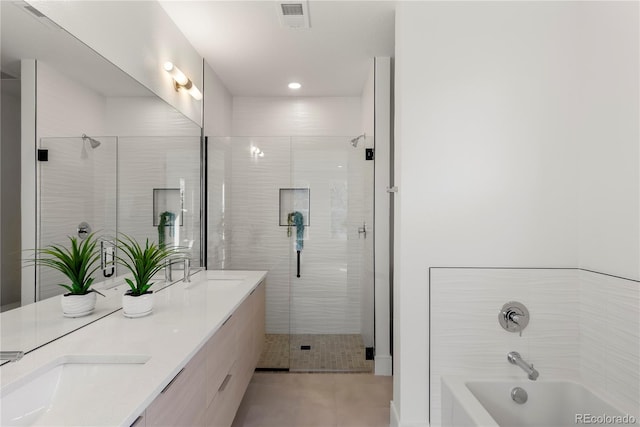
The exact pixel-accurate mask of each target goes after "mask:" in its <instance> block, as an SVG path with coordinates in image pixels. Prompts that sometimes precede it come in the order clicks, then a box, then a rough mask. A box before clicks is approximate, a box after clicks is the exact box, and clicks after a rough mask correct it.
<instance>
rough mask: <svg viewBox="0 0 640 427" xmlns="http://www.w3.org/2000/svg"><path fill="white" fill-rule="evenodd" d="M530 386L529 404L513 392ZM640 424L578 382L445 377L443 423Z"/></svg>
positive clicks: (530, 426) (460, 426) (514, 426)
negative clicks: (513, 395)
mask: <svg viewBox="0 0 640 427" xmlns="http://www.w3.org/2000/svg"><path fill="white" fill-rule="evenodd" d="M515 387H520V388H522V389H524V391H525V392H526V394H527V401H526V402H525V403H522V404H519V403H516V402H515V401H514V400H513V399H512V397H511V392H512V390H513V389H514V388H515ZM580 425H605V426H629V425H638V414H626V413H623V412H622V411H620V410H619V409H617V408H615V406H613V405H612V404H611V403H609V402H606V401H605V400H604V399H603V398H601V397H599V396H597V395H596V394H595V393H593V392H592V391H590V390H589V389H587V388H586V387H584V386H583V385H581V384H579V383H575V382H572V381H528V380H522V381H517V380H513V379H504V380H469V379H465V378H458V377H443V378H442V426H443V427H468V426H469V427H471V426H478V427H576V426H580Z"/></svg>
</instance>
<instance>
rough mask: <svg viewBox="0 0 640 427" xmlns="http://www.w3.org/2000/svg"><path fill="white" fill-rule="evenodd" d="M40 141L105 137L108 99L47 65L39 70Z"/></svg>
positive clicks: (41, 63) (38, 132)
mask: <svg viewBox="0 0 640 427" xmlns="http://www.w3.org/2000/svg"><path fill="white" fill-rule="evenodd" d="M37 73H38V74H37V85H38V91H37V106H38V121H37V137H38V138H43V137H51V136H53V137H60V136H64V137H69V136H81V135H82V134H83V133H86V134H87V135H91V136H94V135H105V120H104V118H105V117H106V98H105V97H104V96H102V95H100V94H98V93H97V92H94V91H93V90H91V89H88V88H87V87H85V86H82V85H80V84H79V83H76V82H75V81H72V80H71V79H69V78H68V77H66V76H65V75H63V74H61V73H60V72H58V71H57V70H55V69H53V68H52V67H51V66H49V65H48V64H47V63H46V62H42V61H38V68H37Z"/></svg>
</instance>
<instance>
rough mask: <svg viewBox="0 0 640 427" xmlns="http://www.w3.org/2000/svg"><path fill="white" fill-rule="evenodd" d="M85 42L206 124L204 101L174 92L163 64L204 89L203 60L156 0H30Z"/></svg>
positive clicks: (186, 112) (160, 95)
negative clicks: (118, 0) (203, 117)
mask: <svg viewBox="0 0 640 427" xmlns="http://www.w3.org/2000/svg"><path fill="white" fill-rule="evenodd" d="M29 3H30V4H31V5H33V6H34V7H35V8H36V9H38V10H40V11H41V12H42V13H44V14H45V15H46V16H47V17H49V18H51V20H53V21H54V22H56V23H57V24H58V25H60V26H61V27H62V28H64V29H65V30H67V31H68V32H69V33H71V34H72V35H74V36H75V37H77V38H78V39H80V40H82V42H83V43H85V44H86V45H87V46H89V47H90V48H92V49H93V50H95V51H96V52H98V53H99V54H100V55H102V56H103V57H105V58H106V59H107V60H109V61H111V62H112V63H113V64H114V65H116V66H117V67H118V68H120V69H121V70H123V71H124V72H126V73H127V74H129V75H130V76H131V77H133V78H134V79H136V80H137V81H139V82H140V83H142V84H143V85H144V86H146V87H147V88H149V89H150V90H151V91H152V92H153V93H155V94H157V95H158V96H159V97H161V98H162V99H164V100H165V101H167V102H168V103H169V104H171V105H173V106H174V107H175V108H176V109H177V110H178V111H181V112H182V113H183V114H184V115H185V116H187V117H189V118H190V119H191V120H193V121H194V122H195V123H197V124H198V125H202V101H196V100H194V99H193V98H192V97H191V96H190V95H188V94H186V93H185V92H176V91H175V89H174V88H173V84H172V81H171V77H170V76H169V74H168V73H166V72H165V71H164V69H163V68H162V66H163V64H164V63H165V62H166V61H171V62H173V63H174V64H175V65H176V66H177V67H179V68H180V69H181V70H182V71H183V72H184V73H185V74H186V75H187V77H189V78H190V79H191V80H192V81H193V82H194V83H195V85H196V86H197V87H198V88H200V89H202V83H203V71H202V58H201V57H200V55H199V54H198V53H197V52H196V50H195V49H194V48H193V46H191V44H190V43H189V41H188V40H187V39H186V38H185V36H184V35H183V34H182V33H181V32H180V30H179V29H178V27H177V26H176V25H175V24H174V22H173V21H172V20H171V18H169V16H168V15H167V14H166V12H165V11H164V9H163V8H162V7H161V6H160V4H159V3H158V2H152V1H127V2H111V1H89V2H84V1H77V2H66V1H63V2H59V1H53V2H52V1H41V0H32V1H29Z"/></svg>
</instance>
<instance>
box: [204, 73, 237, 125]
mask: <svg viewBox="0 0 640 427" xmlns="http://www.w3.org/2000/svg"><path fill="white" fill-rule="evenodd" d="M203 108H204V123H203V127H204V135H205V136H229V135H231V111H232V109H233V97H232V96H231V93H229V90H227V88H226V86H225V85H224V83H223V82H222V80H220V77H218V75H217V74H216V72H215V71H214V70H213V68H211V66H210V65H209V64H208V63H206V62H205V63H204V107H203Z"/></svg>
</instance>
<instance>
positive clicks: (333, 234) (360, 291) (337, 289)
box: [207, 137, 374, 372]
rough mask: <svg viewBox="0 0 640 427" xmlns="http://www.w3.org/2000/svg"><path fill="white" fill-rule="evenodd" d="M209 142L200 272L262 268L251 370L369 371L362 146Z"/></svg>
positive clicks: (367, 206)
mask: <svg viewBox="0 0 640 427" xmlns="http://www.w3.org/2000/svg"><path fill="white" fill-rule="evenodd" d="M371 144H372V143H371ZM207 146H208V159H207V163H208V180H207V191H208V205H209V209H208V221H209V222H208V268H212V269H216V268H219V269H233V270H245V269H246V270H267V271H268V275H267V288H266V290H267V293H266V298H267V300H266V332H267V335H266V343H265V349H264V351H263V354H262V357H261V360H260V362H259V366H258V368H260V369H269V370H289V371H329V372H342V371H357V372H370V371H372V369H373V360H367V355H369V356H370V358H371V356H372V355H373V347H374V342H373V335H374V334H373V322H374V319H373V292H374V288H373V234H372V230H373V163H374V162H373V161H367V160H365V147H367V143H366V141H365V142H364V143H363V144H361V145H360V146H358V147H353V146H352V144H350V138H349V137H259V138H256V137H251V138H249V137H225V138H208V144H207Z"/></svg>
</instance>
